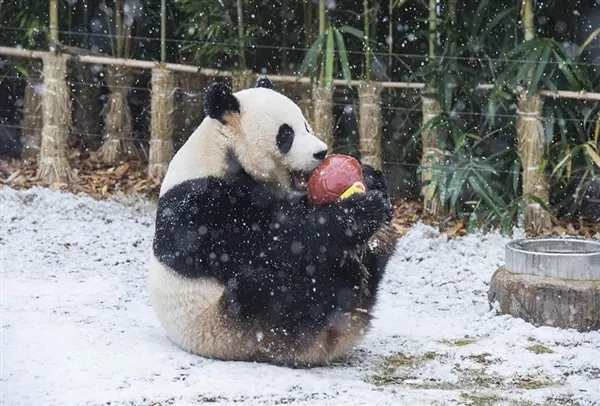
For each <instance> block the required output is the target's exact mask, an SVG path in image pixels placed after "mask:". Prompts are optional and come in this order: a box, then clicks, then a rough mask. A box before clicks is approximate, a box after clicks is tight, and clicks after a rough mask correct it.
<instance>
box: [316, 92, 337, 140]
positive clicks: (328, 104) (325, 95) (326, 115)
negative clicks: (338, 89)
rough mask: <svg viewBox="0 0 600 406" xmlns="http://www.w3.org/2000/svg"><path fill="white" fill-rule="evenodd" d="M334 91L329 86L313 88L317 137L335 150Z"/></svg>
mask: <svg viewBox="0 0 600 406" xmlns="http://www.w3.org/2000/svg"><path fill="white" fill-rule="evenodd" d="M332 98H333V91H332V89H330V88H327V87H324V86H323V87H320V86H317V87H314V88H313V89H312V105H313V114H312V120H313V127H314V128H313V130H314V131H315V134H316V136H317V137H319V138H320V139H321V141H323V142H324V143H325V144H327V149H328V150H329V151H333V110H332V108H333V105H332Z"/></svg>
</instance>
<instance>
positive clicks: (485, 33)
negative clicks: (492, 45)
mask: <svg viewBox="0 0 600 406" xmlns="http://www.w3.org/2000/svg"><path fill="white" fill-rule="evenodd" d="M515 9H516V6H512V7H509V8H507V9H506V10H504V11H501V12H499V13H498V14H496V15H495V16H494V18H492V20H491V21H490V22H489V23H488V24H487V25H486V26H485V29H484V30H483V31H482V33H481V34H478V36H477V37H476V38H480V40H481V38H482V34H483V37H487V36H488V34H489V33H490V32H491V31H492V30H493V29H494V28H496V25H498V24H499V23H500V22H502V21H503V20H504V18H505V17H506V16H508V15H510V14H512V13H513V12H514V10H515Z"/></svg>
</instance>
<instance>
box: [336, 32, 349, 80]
mask: <svg viewBox="0 0 600 406" xmlns="http://www.w3.org/2000/svg"><path fill="white" fill-rule="evenodd" d="M335 38H336V40H337V46H338V49H339V50H340V64H341V65H342V74H343V76H344V79H345V80H346V82H347V83H348V86H350V85H351V83H352V82H351V81H352V74H351V73H350V63H349V62H348V52H347V51H346V45H345V44H344V37H343V36H342V33H340V32H339V31H338V30H335Z"/></svg>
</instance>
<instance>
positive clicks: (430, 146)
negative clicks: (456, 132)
mask: <svg viewBox="0 0 600 406" xmlns="http://www.w3.org/2000/svg"><path fill="white" fill-rule="evenodd" d="M434 92H435V89H433V88H430V87H427V88H425V89H423V91H422V93H421V94H422V96H421V99H422V109H423V124H422V126H423V131H422V133H421V134H422V135H421V141H422V144H423V156H422V157H421V169H422V172H421V182H430V181H431V180H432V179H433V172H434V171H436V170H439V169H436V167H439V166H441V165H442V164H443V156H444V153H443V151H441V150H440V148H439V147H438V137H437V133H436V131H434V130H433V129H432V128H430V127H429V128H425V126H426V125H427V123H428V122H429V121H430V120H432V119H434V118H435V117H437V116H438V115H440V114H441V112H442V108H441V106H440V104H439V103H438V101H437V100H436V99H432V98H429V97H426V96H423V94H425V93H434ZM432 167H433V168H434V169H433V170H432V169H431V168H432ZM421 194H422V196H423V209H424V211H425V213H426V214H429V215H432V216H439V215H440V214H442V213H443V211H444V207H443V205H442V202H441V201H440V198H439V194H438V193H436V187H435V186H434V185H431V184H428V185H424V186H423V187H422V188H421Z"/></svg>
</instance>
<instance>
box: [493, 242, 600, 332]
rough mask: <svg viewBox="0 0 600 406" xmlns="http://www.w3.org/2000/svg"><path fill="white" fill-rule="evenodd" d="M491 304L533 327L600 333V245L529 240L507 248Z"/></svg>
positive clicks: (497, 272) (496, 279) (494, 276)
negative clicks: (504, 262) (597, 331)
mask: <svg viewBox="0 0 600 406" xmlns="http://www.w3.org/2000/svg"><path fill="white" fill-rule="evenodd" d="M488 301H489V303H490V305H491V306H492V307H494V306H496V305H497V306H498V307H499V310H500V312H501V313H502V314H509V315H511V316H513V317H519V318H521V319H523V320H525V321H526V322H529V323H532V324H533V325H535V326H551V327H559V328H572V329H576V330H578V331H582V332H585V331H590V330H600V242H598V241H592V240H585V239H579V238H530V239H524V240H516V241H512V242H510V243H508V244H507V246H506V265H505V266H502V267H500V269H498V270H497V271H496V272H495V273H494V275H493V276H492V280H491V283H490V288H489V291H488Z"/></svg>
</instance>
